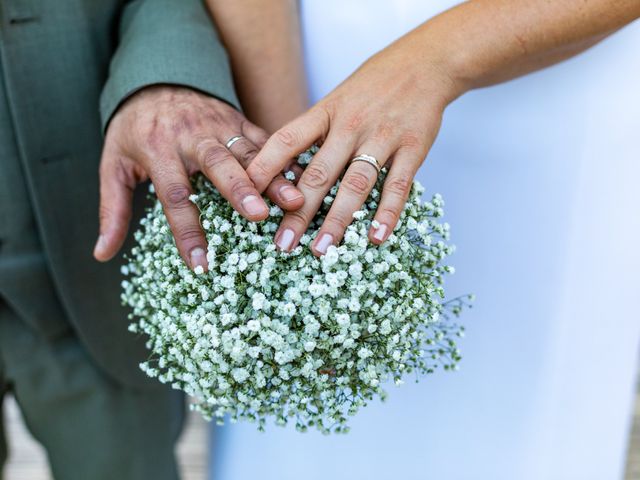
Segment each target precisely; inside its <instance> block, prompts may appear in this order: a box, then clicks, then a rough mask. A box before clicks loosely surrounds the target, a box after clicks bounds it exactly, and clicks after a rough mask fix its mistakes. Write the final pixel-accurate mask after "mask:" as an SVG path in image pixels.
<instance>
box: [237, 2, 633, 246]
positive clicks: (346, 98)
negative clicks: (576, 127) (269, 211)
mask: <svg viewBox="0 0 640 480" xmlns="http://www.w3.org/2000/svg"><path fill="white" fill-rule="evenodd" d="M638 17H640V2H639V1H638V0H563V1H562V2H557V1H550V0H475V1H469V2H465V3H463V4H461V5H459V6H457V7H455V8H453V9H451V10H448V11H446V12H444V13H442V14H441V15H438V16H436V17H434V18H432V19H430V20H429V21H427V22H425V23H424V24H422V25H421V26H419V27H418V28H416V29H415V30H413V31H411V32H409V33H408V34H407V35H405V36H403V37H401V38H400V39H399V40H397V41H396V42H394V43H393V44H391V45H389V46H388V47H387V48H385V49H384V50H382V51H381V52H379V53H378V54H376V55H374V56H373V57H371V58H370V59H369V60H367V61H366V62H365V63H364V64H363V65H362V66H361V67H360V68H359V69H358V70H356V71H355V72H354V73H353V74H352V75H351V76H350V77H349V78H347V79H346V80H345V81H344V82H343V83H342V84H341V85H339V86H338V87H337V88H336V89H335V90H334V91H333V92H331V93H330V94H329V95H327V96H326V97H325V98H323V99H322V100H321V101H320V102H318V103H317V104H316V105H315V106H313V107H312V108H311V109H310V110H308V111H307V112H306V113H304V114H303V115H301V116H299V117H298V118H296V119H294V120H293V121H291V122H289V123H288V124H287V125H285V126H284V127H282V128H280V129H279V130H277V131H276V132H275V133H274V134H273V135H272V136H271V137H270V139H269V140H268V141H267V143H266V144H265V146H264V147H263V149H262V150H261V151H260V153H259V154H258V155H257V156H256V157H255V159H254V160H253V161H252V162H251V164H250V165H249V167H248V168H247V173H248V175H249V177H250V178H251V180H252V181H253V182H254V184H255V186H256V187H257V189H258V190H259V191H262V189H265V188H267V186H268V185H269V183H270V182H271V180H272V179H273V178H275V177H276V176H277V175H278V174H279V173H280V172H281V171H282V170H283V168H285V166H286V165H288V164H289V162H290V161H291V159H292V158H293V157H294V156H295V155H297V154H298V153H300V152H302V151H304V150H305V149H307V148H308V147H309V146H311V145H312V144H313V143H319V144H321V148H320V150H319V152H318V153H317V154H316V155H315V157H314V159H313V160H312V162H311V163H310V164H309V165H308V166H307V167H306V169H305V171H304V173H303V174H302V176H301V177H300V179H299V181H298V184H297V186H298V188H299V189H300V190H301V191H302V193H303V194H304V197H305V200H304V205H303V206H302V207H301V208H300V209H297V210H295V211H289V212H288V213H286V215H285V216H284V218H283V220H282V222H281V225H280V227H279V230H278V232H277V233H276V236H275V241H276V244H277V245H278V247H279V248H281V249H283V250H290V249H292V248H294V247H295V246H296V245H297V244H298V242H299V239H300V237H301V236H302V234H303V233H304V232H305V231H306V229H307V227H308V225H309V223H310V221H311V219H312V218H313V217H314V215H315V214H316V212H317V210H318V208H319V206H320V205H321V202H322V200H323V198H324V197H325V195H326V194H327V192H328V191H329V189H330V188H331V186H333V185H334V184H335V182H336V180H337V179H338V178H339V177H340V176H341V175H342V183H341V186H340V188H339V190H338V194H337V197H336V199H335V201H334V202H333V204H332V207H331V210H330V212H329V214H328V216H327V218H326V220H325V221H324V222H323V224H322V226H321V228H320V231H319V232H318V235H317V237H316V239H315V240H314V243H313V245H312V250H313V252H314V254H316V255H322V254H324V253H325V252H326V250H327V248H328V246H329V245H336V244H338V243H339V242H340V240H341V239H342V236H343V234H344V231H345V229H346V227H347V226H348V225H349V224H350V223H351V221H352V214H353V212H355V211H356V210H358V209H360V207H361V206H362V205H363V203H364V201H365V199H366V198H367V196H368V194H369V192H370V191H371V189H372V187H373V185H374V183H375V180H376V177H377V175H378V172H377V170H376V169H375V167H373V166H371V165H369V164H367V163H365V162H355V163H353V164H350V165H349V160H350V159H351V158H353V157H354V156H355V155H358V154H362V153H366V154H369V155H373V156H374V157H375V158H376V159H377V160H378V162H379V163H380V164H381V165H385V166H387V167H389V173H388V175H387V178H386V181H385V184H384V189H383V192H382V198H381V201H380V204H379V206H378V209H377V212H376V214H375V219H376V220H377V221H378V222H379V223H380V227H379V228H377V229H376V228H373V227H372V229H371V231H370V233H369V238H370V240H371V241H372V242H373V243H376V244H380V243H382V242H384V241H385V240H386V239H387V238H388V236H389V235H390V233H391V232H392V231H393V229H394V227H395V225H396V223H397V221H398V218H399V215H400V212H401V211H402V208H403V206H404V203H405V201H406V199H407V197H408V194H409V190H410V188H411V183H412V181H413V178H414V176H415V174H416V172H417V170H418V168H419V167H420V165H421V164H422V162H423V161H424V159H425V157H426V155H427V154H428V152H429V149H430V148H431V145H432V144H433V142H434V140H435V138H436V135H437V133H438V130H439V128H440V123H441V120H442V115H443V112H444V110H445V108H446V107H447V105H449V104H450V103H451V102H452V101H454V100H455V99H456V98H458V97H459V96H460V95H462V94H464V93H465V92H467V91H469V90H472V89H475V88H480V87H484V86H488V85H493V84H496V83H499V82H503V81H506V80H509V79H512V78H515V77H518V76H521V75H524V74H527V73H529V72H532V71H535V70H538V69H541V68H544V67H547V66H549V65H552V64H555V63H557V62H560V61H562V60H564V59H566V58H569V57H571V56H573V55H576V54H578V53H580V52H582V51H583V50H585V49H587V48H589V47H590V46H592V45H594V44H595V43H597V42H598V41H600V40H601V39H603V38H605V37H606V36H607V35H609V34H611V33H612V32H614V31H616V30H617V29H619V28H621V27H622V26H624V25H626V24H628V23H630V22H631V21H633V20H635V19H636V18H638ZM292 41H293V40H292ZM345 167H347V168H346V172H345Z"/></svg>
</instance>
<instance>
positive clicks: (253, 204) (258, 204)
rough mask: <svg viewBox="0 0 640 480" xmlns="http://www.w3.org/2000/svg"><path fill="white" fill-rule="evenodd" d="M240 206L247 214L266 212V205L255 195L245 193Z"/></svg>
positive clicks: (262, 213)
mask: <svg viewBox="0 0 640 480" xmlns="http://www.w3.org/2000/svg"><path fill="white" fill-rule="evenodd" d="M242 207H243V208H244V209H245V210H246V212H247V213H248V214H249V215H264V214H265V213H267V206H266V205H265V204H264V202H263V201H262V200H261V199H260V198H258V197H256V196H255V195H247V196H246V197H244V199H243V200H242Z"/></svg>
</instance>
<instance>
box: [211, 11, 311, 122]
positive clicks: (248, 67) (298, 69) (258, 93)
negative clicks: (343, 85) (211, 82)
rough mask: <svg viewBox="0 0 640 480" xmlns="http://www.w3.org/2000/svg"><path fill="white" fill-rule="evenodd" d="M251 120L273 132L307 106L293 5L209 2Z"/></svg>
mask: <svg viewBox="0 0 640 480" xmlns="http://www.w3.org/2000/svg"><path fill="white" fill-rule="evenodd" d="M207 6H208V7H209V10H210V11H211V14H212V16H213V18H214V21H215V23H216V25H217V26H218V29H219V31H220V35H221V37H222V41H223V43H224V45H225V47H226V48H227V51H228V52H229V56H230V59H231V67H232V69H233V73H234V81H235V85H236V90H237V93H238V96H239V97H240V102H241V104H242V107H243V109H244V112H245V114H246V116H247V118H248V119H249V120H251V121H252V122H254V123H255V124H257V125H259V126H261V127H262V128H264V129H266V130H267V131H270V132H273V131H275V130H277V129H278V128H280V127H281V126H282V125H284V124H285V123H287V122H288V121H290V120H292V119H293V118H295V117H296V116H298V115H300V114H301V113H302V112H304V111H305V110H306V109H307V107H308V98H307V89H306V82H305V78H304V69H303V63H302V45H301V40H300V38H301V36H300V22H299V18H298V4H297V1H296V0H268V1H265V0H242V1H238V0H207Z"/></svg>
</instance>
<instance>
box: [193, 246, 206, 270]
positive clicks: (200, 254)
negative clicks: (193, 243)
mask: <svg viewBox="0 0 640 480" xmlns="http://www.w3.org/2000/svg"><path fill="white" fill-rule="evenodd" d="M189 259H190V260H191V269H192V270H195V268H196V267H202V268H204V269H206V268H207V254H206V253H205V251H204V250H203V249H202V248H200V247H196V248H194V249H193V250H191V254H190V255H189Z"/></svg>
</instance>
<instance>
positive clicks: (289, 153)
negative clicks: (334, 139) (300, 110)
mask: <svg viewBox="0 0 640 480" xmlns="http://www.w3.org/2000/svg"><path fill="white" fill-rule="evenodd" d="M328 129H329V117H328V113H327V112H326V111H325V110H324V109H322V108H319V107H318V108H312V109H311V110H309V111H308V112H306V113H304V114H303V115H301V116H300V117H298V118H296V119H295V120H293V121H291V122H290V123H288V124H287V125H285V126H284V127H282V128H281V129H280V130H278V131H277V132H275V133H274V134H273V135H272V136H271V138H269V140H267V143H266V144H265V145H264V147H263V148H262V150H260V152H259V153H258V155H256V157H255V158H254V159H253V161H252V162H251V164H250V165H249V167H248V168H247V175H249V178H250V179H251V181H252V182H253V183H254V185H255V186H256V188H257V189H258V191H259V192H264V191H265V189H266V188H267V186H268V185H269V183H271V180H273V179H274V178H275V177H276V175H278V174H279V173H281V172H282V170H283V169H284V168H285V167H286V166H287V164H288V163H289V162H290V161H291V159H292V158H294V157H295V156H297V155H299V154H300V153H302V152H304V151H305V150H306V149H308V148H309V147H310V146H311V145H313V143H314V142H315V141H316V140H318V139H319V138H321V137H323V136H324V135H325V134H326V133H327V131H328Z"/></svg>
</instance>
